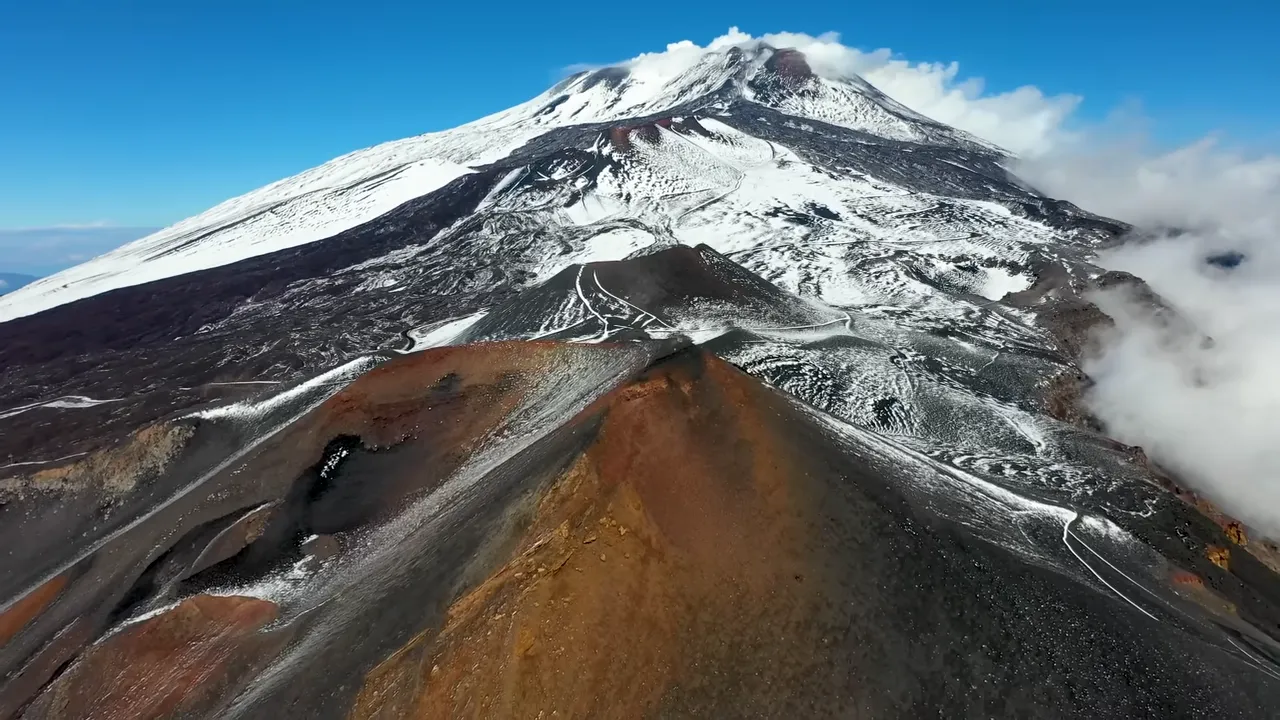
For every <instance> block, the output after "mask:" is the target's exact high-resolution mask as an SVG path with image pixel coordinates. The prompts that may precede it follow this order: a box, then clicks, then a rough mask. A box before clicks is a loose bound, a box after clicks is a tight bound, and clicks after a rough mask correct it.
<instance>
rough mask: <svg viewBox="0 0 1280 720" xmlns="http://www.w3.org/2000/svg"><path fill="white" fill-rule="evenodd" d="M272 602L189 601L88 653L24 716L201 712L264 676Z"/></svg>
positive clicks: (109, 719)
mask: <svg viewBox="0 0 1280 720" xmlns="http://www.w3.org/2000/svg"><path fill="white" fill-rule="evenodd" d="M276 610H277V608H276V606H275V604H274V603H270V602H266V601H263V600H257V599H254V598H246V597H213V596H207V595H201V596H196V597H192V598H189V599H187V600H185V601H183V602H182V603H180V604H179V605H178V606H176V607H174V608H172V609H170V610H168V611H166V612H164V613H162V614H160V615H157V616H155V617H152V618H149V619H147V620H144V621H142V622H140V623H138V624H136V625H132V626H130V627H127V628H125V629H123V630H121V631H120V632H118V633H116V634H114V635H111V636H110V637H108V638H106V639H104V640H103V641H102V642H100V643H99V644H97V645H95V646H94V647H92V648H90V649H89V650H88V651H86V652H85V653H84V655H83V656H81V658H80V659H79V660H77V661H76V663H75V664H73V665H72V666H71V667H70V668H69V669H68V670H67V671H66V672H65V673H64V674H63V675H62V676H61V677H59V678H58V679H57V680H55V681H54V682H53V684H52V685H50V686H49V687H48V688H46V690H45V692H44V693H42V694H41V696H40V697H39V698H37V700H36V701H35V702H34V703H33V704H32V706H31V707H30V708H28V710H27V712H26V713H24V715H23V717H30V718H50V717H75V718H85V719H90V718H101V719H102V720H118V719H119V718H161V717H174V716H181V715H182V714H183V713H184V712H190V711H193V710H198V709H202V708H204V707H205V703H207V702H208V701H209V700H210V699H211V698H217V697H219V696H221V695H223V694H224V693H226V692H227V691H228V690H229V689H230V688H234V687H236V686H237V685H239V684H240V683H241V682H242V681H243V680H245V679H247V678H248V677H250V675H251V674H252V673H253V672H254V671H256V670H257V669H259V667H260V664H259V663H257V662H255V659H256V658H258V657H260V656H261V654H262V650H263V648H264V646H265V645H266V644H267V643H268V642H270V641H269V640H268V639H267V637H266V636H264V635H262V634H261V633H260V632H259V630H260V629H261V628H262V627H263V626H264V625H266V624H267V623H269V622H271V621H272V620H274V619H275V618H276Z"/></svg>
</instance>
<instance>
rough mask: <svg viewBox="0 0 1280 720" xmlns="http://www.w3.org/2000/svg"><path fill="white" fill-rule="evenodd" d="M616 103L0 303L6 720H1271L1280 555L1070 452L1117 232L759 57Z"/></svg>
mask: <svg viewBox="0 0 1280 720" xmlns="http://www.w3.org/2000/svg"><path fill="white" fill-rule="evenodd" d="M646 87H648V86H645V85H644V83H642V82H640V81H638V80H636V79H635V77H634V76H633V75H632V74H631V73H630V71H628V70H627V69H625V68H610V69H605V70H599V71H593V72H590V73H585V74H581V75H578V76H574V77H573V78H569V79H567V80H566V81H564V82H563V83H561V84H560V85H558V86H557V87H555V88H552V89H551V90H549V91H548V92H547V93H546V94H544V95H543V96H540V97H539V98H535V99H534V100H533V101H530V103H527V104H525V105H522V106H518V107H517V108H513V109H512V110H511V111H508V112H506V113H501V114H499V115H497V116H494V117H491V118H486V119H484V120H481V121H478V122H477V123H473V124H471V125H468V126H463V127H461V128H458V129H456V130H452V131H448V132H445V133H438V134H432V135H426V136H422V137H419V138H411V139H409V140H405V141H399V142H396V143H389V144H387V145H384V146H379V147H377V148H371V149H369V150H365V151H361V152H358V153H354V154H352V155H349V156H345V157H343V158H339V159H337V160H335V161H333V162H332V163H329V164H326V165H325V166H321V167H320V168H316V169H315V170H313V171H308V173H304V174H303V175H300V176H298V177H296V178H291V179H288V180H286V181H282V182H281V183H277V184H276V185H273V186H270V187H268V188H264V189H263V190H261V191H257V192H255V193H251V194H250V195H248V196H245V197H243V198H237V199H235V200H233V201H229V202H228V203H226V204H224V205H222V206H219V207H218V208H215V209H213V210H211V211H210V212H209V213H206V214H205V215H202V216H199V217H197V218H193V219H192V220H190V221H187V222H184V223H181V224H180V225H178V226H175V227H174V228H170V229H168V230H166V231H163V232H162V233H159V234H157V235H156V236H153V237H152V238H148V239H144V240H143V241H139V243H135V244H133V245H131V246H128V247H127V248H124V249H122V250H121V251H118V252H116V253H113V254H110V255H108V256H106V257H105V258H104V259H99V260H95V261H94V263H92V264H90V265H86V266H85V267H84V268H81V269H80V270H77V271H76V272H73V273H69V274H68V275H66V276H64V277H63V278H62V279H61V280H56V281H53V282H49V281H46V282H42V283H39V284H37V285H33V286H32V287H31V288H27V289H25V290H23V291H20V292H19V293H15V294H14V295H12V296H9V297H7V298H6V299H5V300H2V301H0V320H3V321H0V546H3V547H5V548H8V549H7V550H6V551H5V552H4V553H3V554H0V571H2V572H0V596H2V597H3V600H4V604H3V606H0V640H3V641H4V644H3V646H2V647H0V672H3V674H4V681H3V685H2V686H0V716H8V715H15V714H17V715H24V716H26V717H47V716H61V717H93V716H95V713H98V714H99V715H110V716H120V715H136V716H146V717H167V716H184V717H200V716H204V717H220V718H221V717H262V716H273V717H279V716H281V715H283V716H288V717H300V718H302V717H306V718H311V717H338V716H343V715H350V716H353V717H375V716H376V717H399V716H410V717H415V716H450V717H452V716H456V715H459V714H467V713H470V714H473V715H477V716H485V717H488V716H526V715H531V716H536V715H537V713H538V712H546V713H548V714H549V713H550V712H551V711H553V710H559V711H560V712H561V713H562V714H564V713H567V714H571V715H581V716H611V715H626V714H631V715H646V716H648V715H671V714H678V715H684V714H698V715H767V716H777V717H794V716H796V715H808V714H823V713H830V714H838V715H848V714H867V715H874V716H882V715H890V716H901V715H921V714H925V715H932V714H941V715H947V716H958V715H959V716H964V715H1011V714H1012V715H1017V714H1027V715H1034V716H1052V715H1055V714H1061V715H1071V716H1080V715H1087V716H1135V715H1137V716H1151V715H1154V716H1179V715H1201V714H1203V715H1225V716H1245V717H1248V716H1260V715H1265V714H1266V711H1265V708H1267V707H1270V706H1273V705H1274V703H1275V701H1276V700H1277V698H1276V693H1277V692H1278V691H1280V685H1278V684H1277V683H1280V680H1278V678H1280V668H1278V667H1277V664H1276V660H1277V659H1280V646H1278V645H1277V638H1280V575H1277V573H1276V570H1277V569H1280V563H1278V562H1276V558H1277V557H1278V555H1277V553H1276V552H1275V550H1274V548H1273V547H1272V546H1270V545H1269V544H1268V543H1266V542H1264V541H1260V540H1259V539H1257V538H1251V537H1249V533H1248V532H1247V531H1246V530H1245V529H1244V528H1241V527H1240V526H1239V525H1237V524H1234V523H1233V522H1231V521H1230V520H1229V519H1228V518H1223V517H1221V516H1220V515H1218V514H1216V513H1214V512H1208V513H1206V512H1202V511H1201V510H1202V509H1203V508H1197V507H1195V506H1194V505H1193V503H1192V502H1188V500H1192V501H1193V500H1194V498H1190V497H1188V496H1185V495H1184V496H1183V497H1182V498H1180V497H1179V496H1178V495H1177V494H1174V493H1170V492H1168V490H1167V487H1166V486H1167V485H1169V484H1170V482H1169V480H1168V479H1167V478H1166V477H1164V476H1163V475H1162V474H1161V473H1160V472H1159V470H1158V469H1156V468H1153V467H1152V466H1151V464H1150V463H1149V462H1147V461H1146V458H1145V457H1144V456H1143V454H1142V452H1141V450H1140V449H1137V448H1130V447H1125V446H1122V445H1119V444H1118V443H1116V442H1114V441H1112V440H1109V439H1108V438H1106V437H1105V436H1104V435H1102V434H1100V433H1099V432H1098V428H1097V427H1096V426H1095V425H1094V424H1093V423H1092V422H1091V421H1090V419H1089V418H1087V417H1085V416H1083V415H1082V414H1081V413H1080V412H1079V411H1078V410H1077V409H1076V408H1075V407H1074V405H1073V399H1072V398H1073V393H1075V392H1078V389H1079V387H1080V385H1081V384H1082V383H1084V382H1087V379H1085V378H1083V377H1082V375H1081V374H1080V372H1079V369H1078V367H1077V365H1076V359H1077V356H1078V355H1079V353H1080V352H1082V350H1083V348H1084V347H1085V346H1086V344H1087V339H1088V337H1089V332H1090V330H1091V328H1092V327H1093V326H1094V325H1096V324H1098V323H1105V322H1107V319H1106V317H1105V316H1104V315H1102V314H1101V313H1100V312H1099V311H1098V310H1097V308H1096V307H1093V306H1092V305H1090V304H1089V303H1088V302H1087V300H1086V299H1085V294H1086V293H1087V291H1088V290H1089V289H1090V288H1093V287H1098V286H1105V285H1108V284H1111V283H1114V282H1127V283H1135V284H1136V283H1139V282H1140V281H1138V280H1137V279H1134V278H1116V277H1112V276H1106V275H1103V274H1102V273H1101V272H1100V271H1099V270H1098V268H1096V267H1094V266H1093V265H1091V264H1090V263H1089V258H1090V257H1091V256H1092V255H1093V253H1094V252H1096V250H1097V248H1098V247H1100V246H1102V245H1105V244H1107V243H1111V242H1114V241H1115V240H1116V239H1117V238H1119V237H1121V236H1122V235H1123V233H1124V232H1125V231H1126V230H1127V228H1125V227H1124V226H1122V225H1120V224H1117V223H1113V222H1110V221H1108V220H1106V219H1103V218H1098V217H1096V216H1092V215H1089V214H1088V213H1085V212H1083V211H1081V210H1079V209H1078V208H1075V207H1073V206H1071V205H1069V204H1067V203H1062V202H1059V201H1054V200H1052V199H1049V198H1045V197H1042V196H1040V195H1039V194H1037V193H1036V192H1035V191H1033V190H1031V189H1029V188H1027V187H1026V186H1024V185H1023V184H1021V183H1020V182H1018V181H1017V180H1016V179H1015V178H1011V177H1010V176H1008V174H1007V173H1006V172H1005V171H1004V169H1003V168H1002V163H1003V162H1004V160H1005V156H1004V155H1003V154H1002V153H1001V152H1000V151H999V150H997V149H995V148H992V147H990V146H988V145H986V144H984V143H982V142H980V141H978V140H976V139H974V138H971V137H969V136H967V135H965V134H964V133H960V132H958V131H955V130H953V129H951V128H947V127H945V126H941V125H939V124H937V123H935V122H933V121H931V120H928V119H926V118H922V117H920V116H918V115H915V114H914V113H911V112H910V111H909V110H907V109H906V108H903V107H901V106H900V105H897V104H896V103H894V102H893V101H892V100H890V99H888V98H886V97H884V96H883V95H882V94H880V93H879V92H878V91H876V90H875V89H874V88H871V87H870V86H869V85H867V84H866V83H865V82H864V81H862V80H861V79H858V78H844V79H831V78H825V77H819V76H818V75H816V74H814V72H813V71H812V69H811V68H810V67H809V65H808V63H807V61H806V59H805V58H804V57H803V56H802V55H800V54H799V53H796V52H794V51H785V50H783V51H775V50H774V49H772V48H767V47H763V46H755V47H751V48H730V49H727V50H723V51H716V52H709V53H707V54H706V56H705V57H704V58H703V59H702V60H701V61H699V62H698V63H696V64H695V65H693V66H691V67H689V68H686V69H685V70H684V71H681V72H680V73H678V74H676V75H674V76H673V77H671V78H668V79H667V80H666V81H665V83H664V84H663V85H662V86H661V89H660V91H653V92H651V91H652V88H649V89H648V90H646V89H645V88H646ZM246 243H249V245H251V246H254V247H256V246H258V245H262V246H266V247H270V248H279V249H274V250H273V251H272V252H264V253H261V254H255V253H256V252H257V251H256V250H253V249H252V248H251V247H249V246H247V245H246ZM223 257H232V258H242V259H239V260H238V261H237V262H233V263H230V264H225V265H220V264H219V263H221V262H224V261H223V260H220V259H219V258H223ZM443 345H448V346H452V347H439V346H443ZM431 348H435V349H431ZM424 349H425V350H424ZM1183 498H1186V499H1185V500H1184V499H1183Z"/></svg>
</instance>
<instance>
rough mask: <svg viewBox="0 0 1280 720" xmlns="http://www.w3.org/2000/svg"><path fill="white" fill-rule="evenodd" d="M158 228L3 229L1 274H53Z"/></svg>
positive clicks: (95, 226) (93, 226) (105, 226)
mask: <svg viewBox="0 0 1280 720" xmlns="http://www.w3.org/2000/svg"><path fill="white" fill-rule="evenodd" d="M155 231H156V228H148V227H114V226H111V225H91V226H83V227H78V226H60V227H42V228H12V229H4V228H0V273H20V274H23V275H35V276H37V277H39V276H43V275H50V274H53V273H55V272H58V271H59V270H63V269H65V268H69V267H71V266H73V265H79V264H80V263H82V262H84V261H85V260H89V259H90V258H94V257H97V256H98V255H101V254H103V253H105V252H108V251H110V250H114V249H115V248H117V247H120V246H121V245H123V244H125V243H127V242H132V241H134V240H137V239H138V238H141V237H145V236H147V235H150V234H151V233H153V232H155ZM13 289H14V288H13V287H9V288H0V291H4V292H8V291H9V290H13Z"/></svg>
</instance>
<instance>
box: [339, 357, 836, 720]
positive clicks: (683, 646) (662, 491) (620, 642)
mask: <svg viewBox="0 0 1280 720" xmlns="http://www.w3.org/2000/svg"><path fill="white" fill-rule="evenodd" d="M780 407H781V403H780V401H779V399H778V398H777V397H776V396H774V395H773V394H772V393H770V392H768V391H767V390H765V389H764V388H763V387H761V386H760V385H759V384H758V383H755V382H754V381H752V380H750V379H749V378H747V377H746V376H744V375H742V374H741V373H739V372H738V371H737V370H735V369H733V368H732V367H730V366H728V365H726V364H725V363H723V362H722V361H720V360H718V359H715V358H714V357H711V356H708V355H706V354H701V353H698V354H693V353H690V354H687V355H686V356H684V357H683V358H681V359H679V360H676V361H668V362H664V363H662V364H660V365H658V366H656V367H655V368H654V369H652V370H651V371H650V372H649V373H647V374H646V375H645V376H642V377H641V378H640V379H638V380H637V381H635V382H634V383H632V384H630V385H628V386H625V387H623V388H621V389H619V390H618V391H616V392H615V393H613V394H612V395H611V396H610V397H609V398H608V404H607V406H606V408H605V411H604V412H605V419H604V423H603V426H602V428H601V430H600V433H599V435H598V437H597V438H596V440H595V442H594V443H593V444H591V445H590V447H589V448H588V449H587V450H586V451H585V453H583V454H582V455H581V456H580V457H579V458H578V460H577V462H576V463H575V464H574V465H573V466H572V467H571V468H570V470H569V471H567V472H566V473H565V474H564V475H563V476H562V477H560V479H559V480H558V481H556V482H555V483H554V484H553V485H552V486H551V487H550V488H549V489H548V490H547V491H546V492H545V494H544V495H543V496H542V498H541V501H540V504H539V507H538V511H537V514H536V519H535V521H534V523H533V525H532V527H530V529H529V532H528V533H527V535H526V539H525V541H524V543H523V545H522V547H521V549H520V550H519V551H518V552H517V553H516V555H515V556H514V557H513V558H512V559H511V560H510V562H509V563H507V564H506V565H505V566H504V567H502V568H501V569H500V570H499V571H498V572H496V573H495V574H493V575H492V576H491V577H490V578H489V579H488V580H487V581H485V582H483V583H482V584H481V585H480V586H479V587H477V588H475V589H473V590H472V591H471V592H469V593H468V594H467V595H465V596H464V597H462V598H461V599H459V600H458V601H457V602H456V603H455V604H454V605H453V607H452V608H451V609H450V611H449V614H448V618H447V621H446V623H445V626H444V628H443V629H442V630H441V631H440V632H439V633H438V635H437V633H436V632H435V631H428V632H425V633H423V634H422V635H420V636H418V637H417V638H416V639H415V640H414V641H412V642H411V643H410V644H409V645H408V646H406V647H405V648H403V649H401V650H400V651H399V652H397V653H395V654H394V655H392V656H391V657H389V658H388V659H387V660H386V661H385V662H383V663H382V664H381V665H380V666H378V667H377V668H376V669H374V670H373V672H371V673H370V674H369V676H368V679H367V682H366V684H365V687H364V689H363V691H362V692H361V694H360V696H359V698H358V699H357V701H356V704H355V707H354V709H353V711H352V717H359V718H375V717H376V718H393V717H421V718H426V717H441V718H445V717H448V718H455V717H474V718H487V717H539V716H542V717H634V716H641V715H649V714H654V713H660V712H662V711H669V712H676V713H679V714H685V713H688V712H696V711H697V710H699V709H701V710H711V709H712V708H718V709H719V710H720V711H721V712H724V711H725V710H726V709H731V708H741V709H746V708H749V707H752V706H755V705H757V704H759V703H771V702H773V700H774V699H775V697H774V696H785V695H787V694H788V693H787V689H788V688H792V687H798V686H800V685H803V683H804V680H805V677H806V675H807V673H808V669H809V668H810V667H812V666H813V665H815V664H817V663H819V662H820V658H821V656H822V652H823V648H822V638H819V637H816V635H815V631H813V630H812V628H811V626H810V623H809V622H808V620H809V618H810V615H811V611H812V607H813V604H814V602H815V601H816V600H817V597H816V595H817V592H816V588H817V587H818V586H819V582H818V580H819V578H818V577H817V576H818V575H820V574H821V571H820V570H819V569H817V568H815V567H812V557H811V556H812V555H813V552H812V550H813V547H812V545H813V542H812V540H811V536H810V534H811V530H810V527H809V524H808V522H807V518H808V517H809V515H810V514H811V513H812V512H813V508H811V507H809V506H808V502H807V500H806V498H805V496H804V492H803V486H802V485H799V487H800V491H799V492H797V487H798V483H797V482H796V480H797V479H798V478H800V477H801V476H803V474H804V473H805V472H806V467H807V464H808V463H807V459H806V458H803V457H798V456H797V452H796V449H795V447H794V446H793V445H791V444H789V443H786V442H785V441H783V440H782V438H783V437H784V436H785V433H784V432H782V431H780V428H779V424H780V423H781V422H783V420H782V419H781V418H782V417H783V414H782V413H781V412H780ZM771 688H772V689H771Z"/></svg>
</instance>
